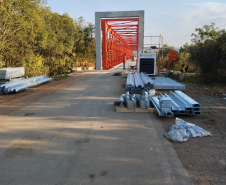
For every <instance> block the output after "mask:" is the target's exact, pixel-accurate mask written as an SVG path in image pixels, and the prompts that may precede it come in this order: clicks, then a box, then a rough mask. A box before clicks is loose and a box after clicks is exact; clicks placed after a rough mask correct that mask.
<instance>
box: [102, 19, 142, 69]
mask: <svg viewBox="0 0 226 185" xmlns="http://www.w3.org/2000/svg"><path fill="white" fill-rule="evenodd" d="M101 30H102V51H103V69H104V70H108V69H110V68H112V67H114V66H116V65H118V64H120V63H122V61H123V57H124V55H125V53H126V56H127V59H129V58H131V56H132V53H133V51H137V53H138V48H139V47H138V41H139V18H126V19H124V18H119V19H101Z"/></svg>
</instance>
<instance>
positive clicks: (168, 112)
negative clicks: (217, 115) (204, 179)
mask: <svg viewBox="0 0 226 185" xmlns="http://www.w3.org/2000/svg"><path fill="white" fill-rule="evenodd" d="M151 102H152V103H153V105H154V107H155V108H156V110H157V111H158V113H159V116H166V117H173V115H174V114H188V115H197V114H201V106H200V104H199V103H198V102H197V101H195V100H193V99H192V98H191V97H189V96H187V95H186V94H184V93H183V92H181V91H174V93H173V92H172V91H170V93H169V95H167V94H166V93H165V94H160V95H158V96H153V97H151ZM166 108H167V109H166Z"/></svg>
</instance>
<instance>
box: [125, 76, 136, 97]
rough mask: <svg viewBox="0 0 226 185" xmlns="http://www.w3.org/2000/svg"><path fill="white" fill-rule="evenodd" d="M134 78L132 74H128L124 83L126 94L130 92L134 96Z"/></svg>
mask: <svg viewBox="0 0 226 185" xmlns="http://www.w3.org/2000/svg"><path fill="white" fill-rule="evenodd" d="M134 89H135V87H134V76H133V74H132V73H129V74H128V75H127V81H126V92H131V93H132V94H134Z"/></svg>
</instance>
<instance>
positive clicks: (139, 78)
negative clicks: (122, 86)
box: [126, 72, 153, 94]
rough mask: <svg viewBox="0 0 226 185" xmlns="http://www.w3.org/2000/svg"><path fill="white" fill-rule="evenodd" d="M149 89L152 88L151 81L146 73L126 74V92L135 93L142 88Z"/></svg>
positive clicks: (139, 91)
mask: <svg viewBox="0 0 226 185" xmlns="http://www.w3.org/2000/svg"><path fill="white" fill-rule="evenodd" d="M150 89H153V83H152V80H151V79H150V78H149V76H148V75H147V74H146V73H143V72H142V73H134V74H133V73H129V74H128V75H127V82H126V92H130V93H132V94H137V93H141V92H142V90H144V91H148V90H150Z"/></svg>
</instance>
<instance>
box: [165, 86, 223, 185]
mask: <svg viewBox="0 0 226 185" xmlns="http://www.w3.org/2000/svg"><path fill="white" fill-rule="evenodd" d="M184 93H186V94H187V95H189V96H190V97H192V98H193V99H195V100H196V101H197V102H199V103H200V104H201V110H202V114H201V115H196V116H185V115H184V116H183V115H180V116H178V117H179V118H181V119H184V120H185V121H188V122H190V123H194V124H196V125H198V126H200V127H202V128H203V129H205V130H207V131H209V132H211V133H212V136H210V137H202V138H190V139H189V140H188V141H187V142H184V143H173V146H174V148H175V150H176V151H177V154H178V157H179V159H180V160H181V162H182V164H183V166H184V167H185V169H186V170H187V171H188V173H189V176H190V178H191V179H192V181H193V183H194V184H195V185H213V184H214V185H215V184H216V185H225V184H226V99H224V98H226V96H223V94H222V93H218V92H216V91H212V90H210V89H207V88H204V87H201V86H198V85H193V84H187V85H186V90H185V91H184ZM174 121H175V118H174V119H171V120H169V119H164V127H165V131H166V132H167V131H168V129H169V127H170V126H171V125H172V124H174ZM169 142H170V141H169Z"/></svg>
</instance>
